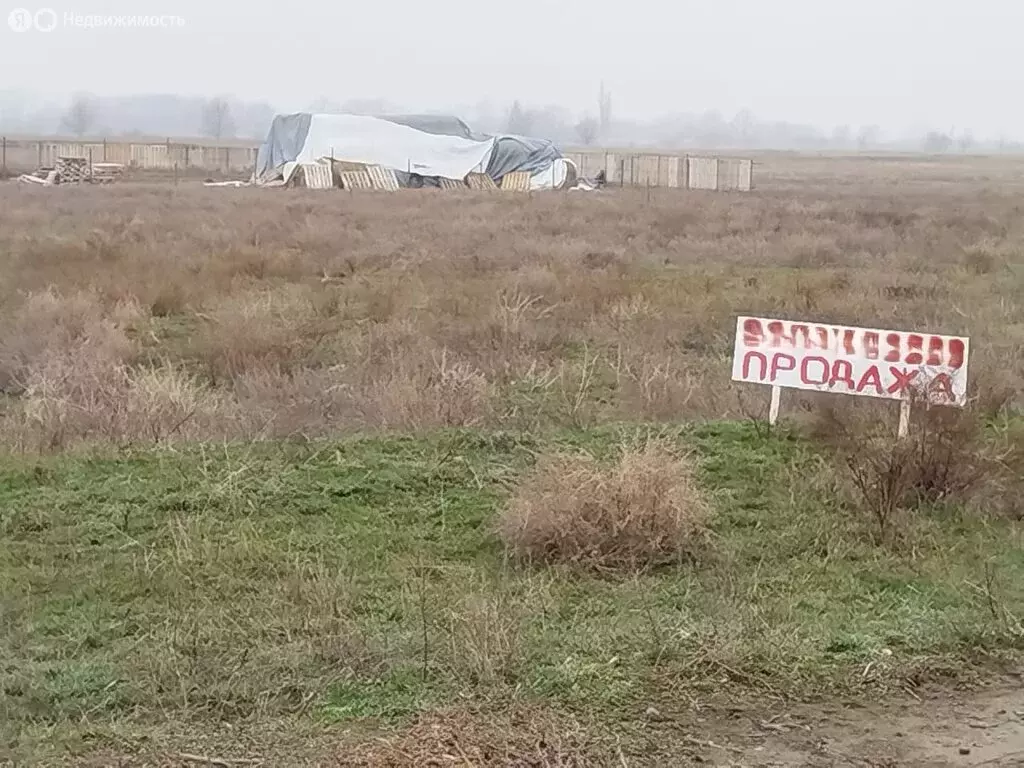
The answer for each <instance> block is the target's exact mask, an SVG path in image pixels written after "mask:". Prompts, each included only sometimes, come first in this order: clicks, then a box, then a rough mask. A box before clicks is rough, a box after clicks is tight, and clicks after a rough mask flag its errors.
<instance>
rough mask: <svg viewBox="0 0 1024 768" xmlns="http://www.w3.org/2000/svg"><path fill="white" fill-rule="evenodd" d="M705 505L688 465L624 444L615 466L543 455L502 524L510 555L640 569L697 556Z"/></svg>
mask: <svg viewBox="0 0 1024 768" xmlns="http://www.w3.org/2000/svg"><path fill="white" fill-rule="evenodd" d="M707 518H708V505H707V502H706V501H705V499H704V492H703V490H702V489H701V488H700V487H699V486H698V485H697V482H696V479H695V477H694V471H693V468H692V466H691V464H690V461H689V460H688V459H687V458H686V457H685V456H676V455H673V452H672V451H671V450H670V448H669V447H668V446H666V445H663V444H661V443H659V442H649V443H647V444H646V445H644V446H643V447H633V446H626V447H624V448H623V450H622V454H621V455H620V456H619V457H617V459H616V461H615V463H614V464H613V465H612V466H610V467H609V466H601V463H600V462H598V460H596V459H595V458H594V457H593V456H589V455H586V454H579V455H556V456H542V457H541V458H540V460H539V462H538V465H537V467H536V468H535V469H534V470H533V472H532V473H531V474H530V475H529V476H528V477H526V478H525V479H524V480H523V482H522V484H521V486H520V487H519V488H518V489H517V490H516V492H515V493H514V494H513V496H512V498H511V500H510V501H509V504H508V506H507V508H506V509H505V511H504V513H503V515H502V518H501V522H500V526H501V537H502V539H503V540H504V541H505V544H506V546H507V547H508V548H509V550H510V551H511V553H512V554H513V555H514V556H516V557H519V558H521V559H524V560H526V561H528V562H529V561H532V562H540V563H544V562H548V563H550V562H566V563H572V564H576V565H584V566H588V567H592V568H597V569H601V570H607V569H625V570H626V571H627V572H630V571H632V572H636V571H639V570H644V569H647V568H650V567H652V566H657V565H661V564H665V563H672V562H674V563H677V564H678V563H680V562H682V561H683V560H685V559H687V558H692V557H694V556H696V554H697V553H698V551H699V550H700V549H701V548H702V545H704V544H705V543H706V542H705V537H704V534H705V533H706V526H707Z"/></svg>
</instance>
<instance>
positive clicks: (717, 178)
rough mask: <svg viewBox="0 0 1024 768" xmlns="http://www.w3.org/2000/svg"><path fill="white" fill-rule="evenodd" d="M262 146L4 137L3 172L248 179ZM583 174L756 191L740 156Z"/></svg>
mask: <svg viewBox="0 0 1024 768" xmlns="http://www.w3.org/2000/svg"><path fill="white" fill-rule="evenodd" d="M257 151H258V147H256V146H244V145H241V144H238V145H234V146H228V145H223V144H221V145H210V144H199V143H186V142H180V141H172V140H170V139H168V140H167V141H162V142H152V141H150V142H131V141H111V140H107V139H100V140H95V141H63V140H59V141H54V140H45V139H8V138H3V137H0V173H2V174H4V175H8V174H12V173H23V172H28V171H34V170H35V169H37V168H42V167H50V168H52V167H53V166H54V165H56V163H57V158H59V157H84V158H87V159H89V160H90V161H91V162H92V163H120V164H122V165H125V166H127V167H129V168H139V169H143V170H163V171H175V170H176V171H181V172H183V173H185V172H188V171H190V170H199V171H205V172H208V173H209V172H218V173H222V174H234V175H239V176H245V177H248V176H249V175H250V174H251V173H252V170H253V168H254V167H255V164H256V154H257ZM565 155H566V157H568V158H569V159H571V160H572V161H573V162H575V163H576V166H577V167H578V168H579V171H580V174H581V175H583V176H586V177H590V178H593V177H594V176H596V175H597V174H598V172H600V171H604V173H605V178H606V180H607V182H608V183H609V184H612V185H616V184H618V185H623V186H651V187H675V188H679V189H708V190H741V191H749V190H751V189H753V186H754V184H753V166H754V164H753V161H752V160H750V159H745V158H744V159H740V158H720V157H701V156H688V155H678V154H671V155H662V154H651V153H631V152H622V151H615V152H611V151H605V150H600V149H598V150H585V151H571V152H567V153H565Z"/></svg>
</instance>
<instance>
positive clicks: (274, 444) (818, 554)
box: [0, 154, 1024, 767]
mask: <svg viewBox="0 0 1024 768" xmlns="http://www.w3.org/2000/svg"><path fill="white" fill-rule="evenodd" d="M755 179H756V183H757V190H756V191H755V192H754V193H749V194H713V193H696V192H685V191H679V190H668V189H659V190H654V191H652V193H650V194H649V195H648V193H647V192H646V191H638V190H629V189H624V190H611V191H608V192H606V193H601V194H582V193H581V194H576V193H572V194H559V193H548V194H534V195H531V196H525V195H523V196H518V195H504V194H494V195H486V194H473V193H469V192H467V193H453V194H445V193H441V192H430V191H408V192H401V193H397V194H394V195H382V194H381V195H378V194H365V195H349V194H347V193H341V192H326V193H316V192H309V191H304V190H292V191H270V190H265V191H259V190H247V189H239V190H229V189H206V188H203V187H201V186H200V185H198V184H193V183H182V184H180V185H179V186H177V187H172V186H169V185H160V184H141V183H140V184H128V183H126V184H122V185H117V186H111V187H109V188H89V189H81V190H77V189H67V188H52V189H27V188H24V187H21V186H18V185H15V184H0V270H2V271H0V274H2V275H3V278H4V279H3V280H2V281H0V330H2V333H0V449H2V452H3V459H2V464H0V617H2V621H0V764H2V763H3V761H4V760H5V759H6V760H8V761H10V762H11V763H13V764H17V765H23V764H24V765H30V764H46V765H61V764H68V765H72V764H73V765H96V766H99V765H133V766H135V765H138V766H141V765H185V764H192V765H198V764H201V763H199V762H197V761H195V760H192V759H190V758H189V757H188V755H192V756H204V755H213V756H215V757H216V758H218V759H220V760H221V762H220V763H212V764H220V765H242V764H247V765H248V764H255V762H246V763H241V762H231V761H232V760H248V761H255V760H257V759H261V760H262V761H263V763H262V764H264V765H275V766H277V765H282V766H291V765H313V764H323V765H366V766H377V765H385V766H386V765H394V766H400V765H401V766H412V765H464V766H465V765H470V766H482V765H494V766H498V765H518V766H582V765H588V766H589V765H599V766H605V765H607V766H627V767H629V766H646V765H684V764H688V763H689V762H693V761H696V760H703V761H705V762H704V764H711V765H723V766H725V765H763V766H767V765H773V764H774V765H814V766H832V765H835V766H840V765H842V766H858V765H859V766H869V765H874V766H883V765H951V766H952V765H957V766H959V765H963V766H968V765H989V766H993V765H1004V766H1009V765H1015V764H1019V763H1020V760H1021V759H1022V755H1024V718H1022V715H1024V694H1022V693H1021V681H1020V676H1019V675H1020V672H1021V671H1022V667H1021V664H1020V662H1021V658H1022V657H1021V652H1022V650H1024V626H1022V624H1021V617H1024V550H1022V549H1021V543H1022V542H1021V528H1020V520H1021V519H1022V518H1024V509H1022V507H1021V503H1020V499H1021V498H1022V494H1021V491H1022V490H1024V481H1022V468H1024V425H1022V419H1021V418H1020V406H1021V401H1022V391H1021V385H1020V381H1021V375H1022V373H1024V303H1022V302H1024V255H1022V254H1024V219H1022V217H1021V203H1020V199H1021V193H1022V192H1024V160H1021V159H1005V158H1002V159H994V158H956V159H945V160H937V159H934V158H899V159H891V158H890V159H879V158H843V159H842V160H836V159H825V158H816V157H799V156H792V157H789V156H785V155H782V154H779V155H772V156H771V157H765V158H763V160H762V161H761V162H760V163H759V165H758V169H757V171H756V174H755ZM740 313H751V314H758V313H763V314H769V315H777V316H787V317H792V318H796V319H808V320H815V319H821V320H826V321H833V322H842V323H853V324H861V325H869V326H881V327H893V328H901V329H908V330H927V331H934V332H939V333H949V334H965V335H969V336H970V337H971V341H972V359H971V376H972V398H973V400H972V406H971V408H969V409H968V410H967V411H966V412H965V413H963V414H959V415H955V416H954V415H949V414H948V413H946V412H943V413H935V412H929V413H923V412H922V413H919V414H918V415H917V417H916V421H915V425H914V426H915V435H917V437H915V438H913V440H912V441H911V443H910V446H911V450H910V451H909V452H907V451H904V450H903V449H901V448H900V447H898V446H896V445H895V443H894V441H892V440H891V439H890V438H888V437H887V435H886V430H891V429H892V428H894V427H895V425H894V423H893V422H894V421H895V407H896V406H895V405H894V404H892V403H882V404H878V403H874V402H867V403H865V402H858V403H850V402H848V401H847V400H841V399H838V398H820V397H819V398H812V397H800V396H797V395H796V394H795V393H792V392H787V393H785V395H784V398H783V400H784V406H783V413H784V416H786V417H788V418H789V422H788V423H787V424H786V425H785V426H784V427H783V428H781V429H778V430H774V431H771V432H769V431H768V430H766V429H765V428H764V426H763V425H762V424H761V423H759V422H757V421H756V420H755V417H763V415H764V414H765V412H766V411H767V393H766V392H764V391H756V390H752V389H750V388H739V387H736V386H734V385H733V384H732V383H731V382H730V381H729V358H730V355H731V351H732V333H733V330H734V324H735V316H736V315H737V314H740ZM652 440H653V441H654V442H652ZM650 445H655V446H660V447H659V448H658V450H659V451H661V453H658V454H657V455H654V454H652V453H651V452H650V450H649V449H645V448H644V446H650ZM580 454H586V455H589V456H591V457H592V459H591V460H581V459H579V458H578V456H579V455H580ZM566 456H569V457H576V458H566ZM623 456H624V457H625V458H622V457H623ZM620 460H621V461H620ZM605 466H612V467H617V469H614V470H604V469H602V468H603V467H605ZM545 467H547V468H548V470H545V469H544V468H545ZM552 468H553V469H552ZM857 470H859V471H860V472H861V473H862V474H861V475H858V474H857ZM545 471H547V474H546V475H545V474H544V473H545ZM864 472H867V473H868V474H869V476H870V479H871V480H872V483H869V485H870V487H869V488H867V489H866V490H865V489H864V488H859V487H858V484H857V482H856V481H857V479H858V477H862V476H863V473H864ZM588 473H589V474H588ZM871 473H874V474H871ZM894 476H898V480H899V483H896V484H897V485H899V489H900V492H899V494H897V495H896V496H894V497H892V502H893V503H892V504H890V505H888V506H886V505H885V504H883V503H880V502H879V501H878V498H879V497H878V493H879V491H878V488H881V487H883V486H885V484H886V482H888V483H889V484H890V485H892V484H893V483H895V482H896V481H894V480H893V477H894ZM581 478H582V479H583V480H584V481H585V482H579V480H580V479H581ZM666 478H668V479H666ZM574 483H575V484H574ZM666 483H667V485H666ZM900 483H902V484H900ZM886 487H888V486H886ZM609 498H611V499H613V500H617V501H618V502H622V501H623V500H625V501H626V502H628V503H622V504H620V506H621V507H622V508H624V509H632V508H635V507H637V506H642V505H643V504H646V503H649V504H650V505H651V507H652V508H658V509H661V510H668V511H670V512H671V511H673V510H674V511H675V512H678V513H679V515H678V516H677V518H676V520H677V521H678V520H679V519H683V520H685V522H686V523H687V526H688V527H687V528H686V530H685V531H683V530H682V529H679V530H675V529H672V530H668V531H666V529H665V528H664V527H663V526H664V525H665V524H666V523H665V518H664V517H663V518H659V519H658V521H657V522H656V523H651V527H649V528H647V529H644V530H643V531H641V532H640V535H636V531H633V530H626V529H621V530H619V531H618V534H617V535H618V537H619V538H618V539H617V541H616V544H617V546H618V548H617V549H615V550H614V552H610V551H608V550H602V551H600V552H599V550H600V549H601V546H603V543H602V540H601V539H600V538H599V533H595V532H593V531H590V532H588V535H593V536H594V537H595V538H594V539H592V540H587V541H584V545H583V546H580V547H577V548H576V549H575V550H573V552H574V554H573V555H572V556H568V557H567V556H564V553H565V552H566V551H568V547H569V545H570V543H571V542H569V543H567V538H558V544H559V546H560V547H562V548H561V549H557V550H556V548H554V544H553V539H544V540H542V541H541V544H545V543H546V544H550V545H551V546H540V547H535V548H534V549H530V548H529V546H528V542H526V534H525V533H524V529H522V528H517V527H516V526H517V525H519V523H522V522H523V521H524V520H528V519H538V520H544V519H545V516H547V517H549V518H551V519H554V515H555V514H556V512H558V513H559V514H562V513H563V512H564V513H565V515H566V517H565V518H561V519H564V520H566V521H567V522H566V523H565V526H564V527H565V528H566V529H573V527H574V526H575V525H576V523H577V522H578V519H574V518H573V515H579V516H580V517H582V516H584V513H586V514H590V512H589V511H588V510H593V509H601V510H605V511H607V509H608V508H609V507H608V499H609ZM666 500H669V501H671V502H672V503H671V504H670V503H669V501H666ZM577 502H578V504H577ZM673 504H674V505H675V506H673ZM574 505H576V506H574ZM602 505H604V506H602ZM613 506H614V505H613ZM580 510H583V512H581V511H580ZM613 511H614V509H613ZM882 513H884V514H885V515H888V517H886V518H885V520H882V517H881V514H882ZM531 515H532V516H533V518H531ZM652 520H653V518H652ZM621 522H623V525H625V522H624V520H623V521H621ZM644 524H646V523H644ZM574 530H575V529H574ZM564 532H565V531H562V532H558V534H559V535H560V533H564ZM543 535H544V536H549V537H556V538H557V536H556V534H554V533H551V532H550V531H548V532H547V533H545V534H543ZM659 537H660V538H659ZM655 539H657V540H658V541H660V542H662V543H663V544H665V546H662V547H659V548H657V551H655V547H654V546H653V545H652V544H651V542H652V541H654V540H655ZM591 544H592V547H591V546H589V545H591ZM527 550H529V551H530V553H531V554H533V555H534V556H535V557H534V559H533V560H532V561H529V562H527V561H524V559H523V558H522V557H521V555H522V553H523V552H524V551H527ZM626 555H628V556H629V557H628V558H626ZM647 556H650V557H651V560H650V562H645V561H644V557H647ZM559 558H561V559H559ZM624 558H625V559H624ZM626 560H628V563H629V565H628V567H624V566H623V563H624V562H625V561H626ZM655 560H657V562H655ZM965 750H966V752H965ZM183 753H184V754H185V755H186V756H185V757H183V756H182V755H183ZM430 759H432V760H434V762H429V760H430ZM1014 761H1016V762H1014ZM206 764H211V763H209V762H207V763H206Z"/></svg>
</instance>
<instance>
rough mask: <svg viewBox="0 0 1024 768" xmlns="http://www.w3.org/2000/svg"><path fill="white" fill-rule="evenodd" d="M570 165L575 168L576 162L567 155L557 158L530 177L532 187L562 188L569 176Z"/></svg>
mask: <svg viewBox="0 0 1024 768" xmlns="http://www.w3.org/2000/svg"><path fill="white" fill-rule="evenodd" d="M569 165H572V166H573V169H574V170H575V168H576V164H575V163H573V161H572V160H570V159H568V158H565V157H559V158H557V159H555V160H554V162H552V163H551V165H549V166H548V167H547V168H545V169H544V170H543V171H538V172H537V173H535V174H533V176H531V177H530V189H561V188H562V186H563V185H564V184H565V180H566V179H567V178H568V176H569V168H568V166H569Z"/></svg>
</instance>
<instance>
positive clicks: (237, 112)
mask: <svg viewBox="0 0 1024 768" xmlns="http://www.w3.org/2000/svg"><path fill="white" fill-rule="evenodd" d="M595 96H596V98H595V101H594V106H593V109H588V110H584V111H582V112H574V111H573V110H570V109H567V108H565V107H564V106H561V105H557V104H546V105H535V104H530V103H529V102H527V101H525V100H522V99H515V100H513V101H512V103H511V104H508V106H507V107H504V108H501V107H496V106H495V105H493V104H492V103H490V102H486V101H484V102H480V103H478V104H475V105H469V106H463V107H461V108H456V109H452V110H451V113H453V114H456V115H458V116H459V117H461V118H462V119H464V120H465V121H466V122H467V123H468V124H469V125H470V127H472V128H473V129H474V130H476V131H479V132H482V133H492V134H493V133H511V134H517V135H522V136H537V137H541V138H547V139H551V140H553V141H556V142H558V143H560V144H564V145H580V146H617V147H637V148H654V147H672V148H680V149H685V148H699V149H709V150H712V149H722V150H725V149H751V150H756V149H766V150H767V149H783V150H785V149H790V150H838V151H870V150H881V149H896V150H902V151H923V152H928V153H933V154H939V153H948V152H961V153H967V152H981V151H984V152H1019V151H1024V145H1022V144H1021V143H1019V142H1015V141H1009V140H1007V139H1005V138H1000V139H996V140H993V139H990V140H988V141H981V140H978V139H976V138H975V136H974V135H973V133H972V132H971V131H969V130H961V131H955V130H950V131H935V130H933V131H928V132H926V133H925V134H924V135H923V136H918V137H916V138H915V137H905V138H902V139H895V138H886V137H885V136H884V134H883V132H882V129H881V128H880V127H879V126H877V125H861V126H849V125H840V126H836V127H834V128H833V129H831V130H830V131H825V130H821V129H819V128H816V127H814V126H809V125H803V124H799V123H789V122H785V121H772V120H761V119H759V118H757V117H756V116H755V115H754V114H753V113H752V112H750V111H749V110H740V111H739V112H737V113H736V114H735V115H733V116H732V117H726V116H725V115H723V114H722V113H720V112H718V111H716V110H709V111H706V112H703V113H699V114H693V113H674V114H666V115H663V116H662V117H659V118H657V119H654V120H646V121H638V120H629V119H626V118H624V117H621V116H619V115H618V114H617V113H615V112H613V109H612V94H611V92H610V90H608V89H607V88H606V87H605V85H604V83H601V86H600V89H599V90H598V92H597V94H596V95H595ZM27 101H28V100H27V99H26V98H25V97H24V96H23V95H20V94H15V93H12V92H4V91H0V132H2V133H6V134H9V135H10V134H33V135H35V134H38V135H53V134H62V135H70V136H76V137H87V136H138V135H146V136H174V137H182V138H186V137H197V138H198V137H202V138H209V139H215V140H225V139H233V138H242V139H248V140H258V139H261V138H263V137H264V136H265V135H266V133H267V130H268V129H269V127H270V121H271V119H272V118H273V116H274V114H275V109H274V108H273V107H272V106H271V105H270V104H267V103H264V102H245V101H243V100H240V99H236V98H234V97H232V96H230V95H224V94H221V95H216V96H212V97H208V98H196V97H182V96H174V95H159V94H151V95H139V96H129V97H98V96H94V95H91V94H87V93H79V94H75V95H74V96H73V97H72V98H71V99H70V100H69V102H68V103H66V104H63V105H54V104H46V105H43V106H41V107H35V108H34V109H33V108H29V106H28V104H27ZM306 109H307V110H308V111H310V112H334V113H350V114H366V115H378V114H388V113H392V114H394V113H400V112H407V111H410V110H407V109H403V107H402V106H401V105H398V104H393V103H390V102H388V101H386V100H383V99H375V98H369V99H366V98H357V99H348V100H335V99H333V98H331V97H328V96H320V97H318V98H317V99H315V100H313V101H312V102H311V103H310V104H308V105H307V107H306ZM440 111H444V110H440Z"/></svg>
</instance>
